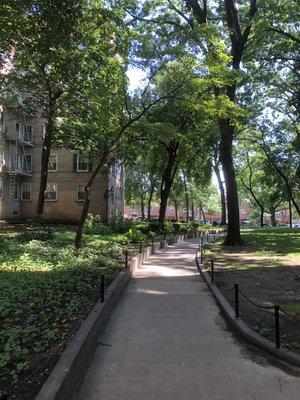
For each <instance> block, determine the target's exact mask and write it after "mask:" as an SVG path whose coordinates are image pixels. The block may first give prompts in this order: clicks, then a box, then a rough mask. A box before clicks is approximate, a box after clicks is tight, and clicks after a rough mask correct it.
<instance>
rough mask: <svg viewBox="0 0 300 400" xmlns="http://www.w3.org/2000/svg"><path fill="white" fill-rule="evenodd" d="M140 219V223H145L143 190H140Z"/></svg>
mask: <svg viewBox="0 0 300 400" xmlns="http://www.w3.org/2000/svg"><path fill="white" fill-rule="evenodd" d="M140 199H141V219H142V221H145V193H144V191H143V188H141V197H140Z"/></svg>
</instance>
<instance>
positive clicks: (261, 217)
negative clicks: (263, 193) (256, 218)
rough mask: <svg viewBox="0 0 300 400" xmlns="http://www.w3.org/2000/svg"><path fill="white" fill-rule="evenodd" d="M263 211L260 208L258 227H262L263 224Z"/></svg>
mask: <svg viewBox="0 0 300 400" xmlns="http://www.w3.org/2000/svg"><path fill="white" fill-rule="evenodd" d="M264 212H265V210H264V209H263V208H261V209H260V227H261V228H263V226H264Z"/></svg>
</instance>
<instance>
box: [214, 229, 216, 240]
mask: <svg viewBox="0 0 300 400" xmlns="http://www.w3.org/2000/svg"><path fill="white" fill-rule="evenodd" d="M215 240H216V231H214V241H215Z"/></svg>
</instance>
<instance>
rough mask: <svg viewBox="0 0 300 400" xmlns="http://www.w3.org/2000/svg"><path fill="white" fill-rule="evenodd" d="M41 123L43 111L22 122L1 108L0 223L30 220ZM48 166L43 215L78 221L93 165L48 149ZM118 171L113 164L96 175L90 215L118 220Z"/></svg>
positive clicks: (37, 176)
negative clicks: (6, 219) (11, 219)
mask: <svg viewBox="0 0 300 400" xmlns="http://www.w3.org/2000/svg"><path fill="white" fill-rule="evenodd" d="M46 124H47V120H46V119H45V118H44V117H43V115H42V112H37V113H36V115H35V116H34V118H30V119H26V118H25V117H24V116H22V115H18V114H17V113H16V111H15V110H7V109H4V107H1V106H0V219H5V218H18V219H23V218H24V219H28V218H33V217H34V216H35V211H36V205H37V199H38V193H39V181H40V170H41V153H42V146H43V136H44V133H45V129H46ZM48 168H49V169H48V183H47V190H46V193H45V206H44V217H45V218H46V219H49V220H62V221H77V220H78V219H79V217H80V214H81V210H82V206H83V201H84V188H85V185H86V183H87V182H88V179H89V177H90V176H91V173H92V171H93V165H92V163H91V162H90V160H89V159H88V158H87V157H86V156H85V155H83V154H74V153H72V152H71V151H69V150H67V149H63V148H57V149H54V148H53V149H52V151H51V155H50V159H49V167H48ZM123 172H124V171H123V165H122V163H118V164H116V165H114V166H113V167H112V168H111V170H110V172H109V174H107V175H103V174H98V176H97V177H96V181H95V184H94V186H93V189H92V193H91V203H90V212H92V213H94V214H99V215H100V216H101V218H102V219H103V221H107V220H109V219H110V218H112V217H118V216H121V217H122V216H123V213H124V173H123Z"/></svg>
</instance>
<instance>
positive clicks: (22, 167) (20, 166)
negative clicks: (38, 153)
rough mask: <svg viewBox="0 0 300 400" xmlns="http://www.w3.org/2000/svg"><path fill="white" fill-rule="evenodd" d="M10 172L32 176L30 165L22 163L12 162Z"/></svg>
mask: <svg viewBox="0 0 300 400" xmlns="http://www.w3.org/2000/svg"><path fill="white" fill-rule="evenodd" d="M10 172H11V173H13V174H20V175H32V163H29V162H24V161H18V162H12V163H11V168H10Z"/></svg>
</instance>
